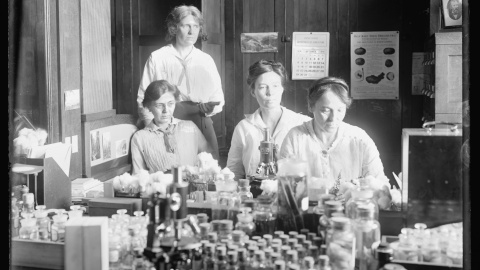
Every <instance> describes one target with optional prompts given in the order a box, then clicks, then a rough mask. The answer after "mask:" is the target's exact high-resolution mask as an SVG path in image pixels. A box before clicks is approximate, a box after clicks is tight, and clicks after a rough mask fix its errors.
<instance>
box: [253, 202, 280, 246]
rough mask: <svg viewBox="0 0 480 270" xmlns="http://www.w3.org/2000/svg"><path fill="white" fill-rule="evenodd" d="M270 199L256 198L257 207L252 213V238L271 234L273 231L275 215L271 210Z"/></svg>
mask: <svg viewBox="0 0 480 270" xmlns="http://www.w3.org/2000/svg"><path fill="white" fill-rule="evenodd" d="M272 202H273V200H272V198H271V197H270V196H268V195H260V196H258V197H257V203H258V204H257V207H256V208H255V211H254V212H253V222H254V223H255V232H254V233H253V235H254V236H260V237H263V235H264V234H273V232H274V231H275V222H276V218H277V213H275V212H274V210H273V208H272Z"/></svg>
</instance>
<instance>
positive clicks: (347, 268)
mask: <svg viewBox="0 0 480 270" xmlns="http://www.w3.org/2000/svg"><path fill="white" fill-rule="evenodd" d="M331 223H332V224H331V226H332V233H331V236H330V238H329V241H328V243H327V256H328V257H329V258H330V264H331V266H332V269H333V270H353V269H354V268H355V234H354V233H353V231H352V228H351V223H350V219H349V218H346V217H332V218H331Z"/></svg>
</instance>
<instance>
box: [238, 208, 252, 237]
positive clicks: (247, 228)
mask: <svg viewBox="0 0 480 270" xmlns="http://www.w3.org/2000/svg"><path fill="white" fill-rule="evenodd" d="M237 220H238V222H237V224H235V230H239V231H243V232H244V233H245V235H248V236H249V237H251V236H253V235H254V233H255V230H256V225H255V223H254V222H253V215H252V214H250V213H246V212H245V213H240V214H238V215H237Z"/></svg>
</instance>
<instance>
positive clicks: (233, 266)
mask: <svg viewBox="0 0 480 270" xmlns="http://www.w3.org/2000/svg"><path fill="white" fill-rule="evenodd" d="M237 257H238V252H237V250H232V251H228V252H227V262H228V266H227V270H238V264H237V262H238V260H237Z"/></svg>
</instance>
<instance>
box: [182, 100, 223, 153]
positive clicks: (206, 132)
mask: <svg viewBox="0 0 480 270" xmlns="http://www.w3.org/2000/svg"><path fill="white" fill-rule="evenodd" d="M173 116H174V117H175V118H178V119H181V120H190V121H192V122H194V123H195V125H197V127H198V128H199V129H200V130H201V131H202V133H203V136H205V139H206V140H207V143H208V144H209V145H210V148H211V149H212V150H213V152H212V153H211V154H212V156H213V158H214V159H216V160H218V159H219V153H218V142H217V135H216V134H215V129H214V128H213V121H212V119H211V118H210V117H207V116H205V114H203V113H202V112H201V111H200V109H199V108H198V105H197V103H194V102H192V101H181V102H177V104H176V105H175V111H174V112H173ZM180 143H181V142H180Z"/></svg>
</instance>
